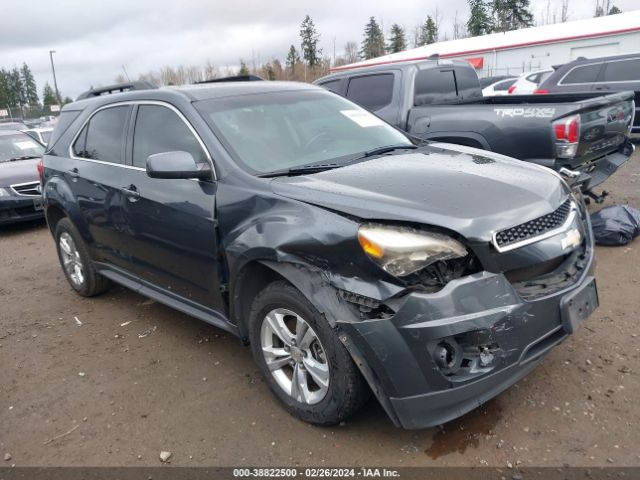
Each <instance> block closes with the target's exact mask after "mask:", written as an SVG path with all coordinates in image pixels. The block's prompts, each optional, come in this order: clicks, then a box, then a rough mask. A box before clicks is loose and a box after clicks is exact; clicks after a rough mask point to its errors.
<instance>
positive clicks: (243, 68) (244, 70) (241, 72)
mask: <svg viewBox="0 0 640 480" xmlns="http://www.w3.org/2000/svg"><path fill="white" fill-rule="evenodd" d="M238 75H249V69H248V68H247V64H246V63H244V61H242V60H240V70H238Z"/></svg>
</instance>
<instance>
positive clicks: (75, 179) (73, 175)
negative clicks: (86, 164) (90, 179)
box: [68, 168, 80, 182]
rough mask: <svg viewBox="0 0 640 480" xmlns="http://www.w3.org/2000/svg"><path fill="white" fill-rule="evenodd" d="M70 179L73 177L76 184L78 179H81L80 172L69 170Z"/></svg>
mask: <svg viewBox="0 0 640 480" xmlns="http://www.w3.org/2000/svg"><path fill="white" fill-rule="evenodd" d="M68 173H69V177H71V180H72V181H74V182H77V181H78V178H79V177H80V172H79V171H78V169H77V168H72V169H71V170H69V172H68Z"/></svg>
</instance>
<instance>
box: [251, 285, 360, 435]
mask: <svg viewBox="0 0 640 480" xmlns="http://www.w3.org/2000/svg"><path fill="white" fill-rule="evenodd" d="M249 330H250V331H249V334H250V340H251V349H252V351H253V355H254V358H255V360H256V362H257V363H258V366H259V367H260V369H261V370H262V372H263V374H264V376H265V379H266V381H267V384H268V385H269V387H270V388H271V390H272V391H273V393H274V394H275V395H276V396H277V397H278V398H279V399H280V400H281V401H282V403H283V404H284V406H285V407H286V408H287V410H289V412H291V413H292V414H293V415H295V416H297V417H299V418H301V419H302V420H305V421H307V422H311V423H316V424H334V423H338V422H340V421H341V420H344V419H346V418H347V417H349V416H350V415H352V414H353V413H354V412H355V411H356V410H358V409H359V408H360V406H361V405H362V404H363V403H364V401H365V400H366V399H367V397H368V392H369V391H368V387H367V385H366V384H365V382H364V379H363V378H362V376H361V375H360V372H359V371H358V369H357V368H356V366H355V365H354V363H353V361H352V360H351V357H350V356H349V353H348V352H347V351H346V349H345V347H344V346H343V345H342V343H340V340H339V339H338V337H337V335H336V334H335V332H334V331H333V329H332V328H331V327H330V326H329V325H328V323H327V321H326V320H325V318H324V317H323V316H322V315H321V314H320V312H318V311H317V310H316V309H315V308H314V307H313V305H311V303H310V302H309V301H308V300H307V299H306V298H305V297H304V296H303V295H302V294H301V293H300V292H299V291H298V290H297V289H296V288H294V287H293V286H292V285H290V284H289V283H287V282H284V281H279V282H275V283H272V284H271V285H269V286H268V287H267V288H265V289H264V290H263V291H262V292H261V293H260V294H259V295H258V296H257V297H256V298H255V300H254V302H253V305H252V308H251V313H250V329H249Z"/></svg>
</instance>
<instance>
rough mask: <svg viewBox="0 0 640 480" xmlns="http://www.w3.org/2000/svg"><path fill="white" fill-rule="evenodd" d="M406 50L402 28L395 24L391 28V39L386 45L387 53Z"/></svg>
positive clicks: (405, 39) (405, 38)
mask: <svg viewBox="0 0 640 480" xmlns="http://www.w3.org/2000/svg"><path fill="white" fill-rule="evenodd" d="M406 49H407V37H406V35H405V33H404V28H402V27H401V26H400V25H398V24H397V23H394V24H393V25H392V26H391V38H390V39H389V45H387V52H388V53H397V52H402V51H404V50H406Z"/></svg>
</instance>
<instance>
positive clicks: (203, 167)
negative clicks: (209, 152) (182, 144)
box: [147, 152, 211, 180]
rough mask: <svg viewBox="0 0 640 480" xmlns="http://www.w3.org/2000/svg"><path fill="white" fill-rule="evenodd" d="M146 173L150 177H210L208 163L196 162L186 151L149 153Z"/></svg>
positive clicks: (202, 178)
mask: <svg viewBox="0 0 640 480" xmlns="http://www.w3.org/2000/svg"><path fill="white" fill-rule="evenodd" d="M147 175H149V176H150V177H151V178H197V179H200V180H210V179H211V167H210V166H209V164H208V163H196V161H195V160H194V158H193V155H191V154H190V153H188V152H163V153H156V154H153V155H149V157H148V158H147Z"/></svg>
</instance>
